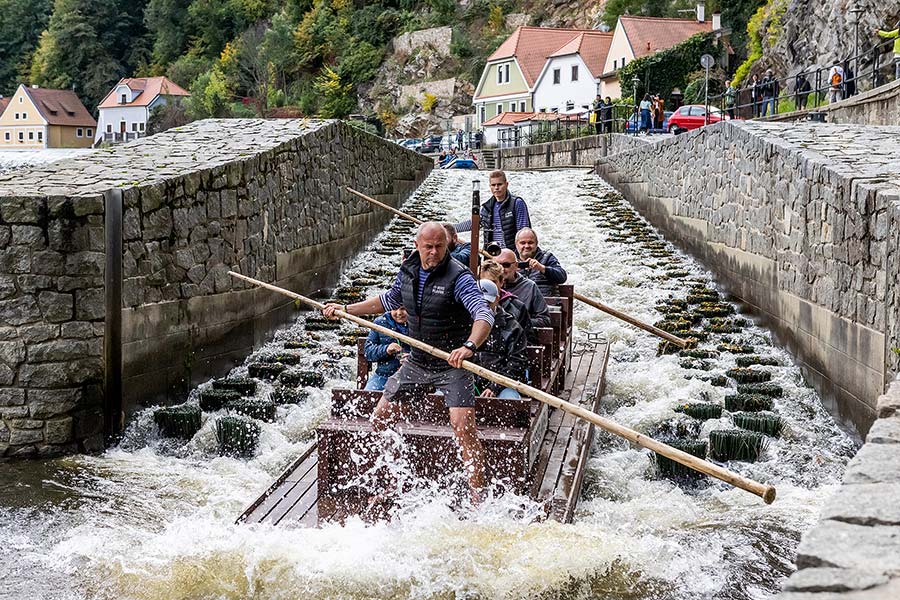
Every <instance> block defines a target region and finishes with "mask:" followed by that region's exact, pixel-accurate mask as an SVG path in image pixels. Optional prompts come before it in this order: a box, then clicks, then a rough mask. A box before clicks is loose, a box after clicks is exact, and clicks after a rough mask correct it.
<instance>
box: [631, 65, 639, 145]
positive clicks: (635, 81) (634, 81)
mask: <svg viewBox="0 0 900 600" xmlns="http://www.w3.org/2000/svg"><path fill="white" fill-rule="evenodd" d="M640 82H641V79H640V77H638V76H637V75H635V76H634V77H632V78H631V87H632V90H633V92H634V108H632V109H631V110H632V111H633V114H634V135H637V132H638V117H639V116H640V113H639V112H638V101H637V86H638V84H639V83H640Z"/></svg>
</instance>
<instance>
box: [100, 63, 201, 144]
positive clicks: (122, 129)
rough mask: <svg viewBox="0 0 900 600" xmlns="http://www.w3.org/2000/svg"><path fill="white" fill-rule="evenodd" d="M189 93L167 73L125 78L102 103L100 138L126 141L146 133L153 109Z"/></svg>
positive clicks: (102, 139)
mask: <svg viewBox="0 0 900 600" xmlns="http://www.w3.org/2000/svg"><path fill="white" fill-rule="evenodd" d="M187 96H190V93H189V92H187V91H185V90H184V89H182V88H181V87H179V86H178V85H177V84H175V83H174V82H172V81H170V80H169V79H168V78H166V77H140V78H130V79H122V80H121V81H119V83H117V84H116V85H115V87H114V88H113V89H111V90H110V91H109V93H108V94H107V95H106V97H105V98H103V101H102V102H101V103H100V106H99V107H98V108H99V111H100V118H99V120H98V122H97V138H96V141H97V142H101V141H105V142H127V141H131V140H134V139H137V138H139V137H143V136H144V135H146V133H147V122H148V121H149V119H150V111H152V110H153V109H154V108H156V107H157V106H162V105H165V104H167V103H168V102H171V101H173V100H175V99H177V100H181V99H182V98H184V97H187Z"/></svg>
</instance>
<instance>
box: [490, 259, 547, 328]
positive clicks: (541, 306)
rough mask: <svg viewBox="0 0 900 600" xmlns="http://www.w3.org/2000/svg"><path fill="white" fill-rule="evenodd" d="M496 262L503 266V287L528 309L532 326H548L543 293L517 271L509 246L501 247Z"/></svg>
mask: <svg viewBox="0 0 900 600" xmlns="http://www.w3.org/2000/svg"><path fill="white" fill-rule="evenodd" d="M497 262H498V263H500V266H501V267H503V289H505V290H506V291H508V292H510V293H512V294H514V295H515V296H516V297H517V298H518V299H519V300H521V301H522V303H523V304H524V305H525V307H526V308H527V309H528V315H529V316H530V317H531V326H532V327H550V309H549V308H547V302H546V301H545V300H544V295H543V294H542V293H541V290H539V289H538V286H537V284H536V283H535V282H533V281H532V280H530V279H528V278H527V277H523V276H522V274H521V273H519V264H518V262H517V261H516V255H515V254H513V251H512V250H510V249H509V248H505V249H503V250H502V251H501V252H500V254H499V255H498V256H497Z"/></svg>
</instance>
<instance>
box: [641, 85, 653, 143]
mask: <svg viewBox="0 0 900 600" xmlns="http://www.w3.org/2000/svg"><path fill="white" fill-rule="evenodd" d="M652 107H653V103H652V102H650V94H644V99H643V100H641V105H640V110H641V114H640V116H641V129H640V130H641V131H642V132H644V133H645V134H647V135H649V134H650V128H651V127H653V123H652V121H651V116H650V109H651V108H652Z"/></svg>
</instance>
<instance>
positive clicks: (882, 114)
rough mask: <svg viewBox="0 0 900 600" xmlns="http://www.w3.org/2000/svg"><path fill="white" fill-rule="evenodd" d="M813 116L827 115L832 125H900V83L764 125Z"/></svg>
mask: <svg viewBox="0 0 900 600" xmlns="http://www.w3.org/2000/svg"><path fill="white" fill-rule="evenodd" d="M810 112H824V113H825V119H826V120H827V121H828V122H829V123H838V124H856V125H897V124H898V123H900V80H898V81H892V82H891V83H888V84H886V85H882V86H879V87H877V88H875V89H873V90H869V91H866V92H863V93H861V94H857V95H856V96H852V97H850V98H847V99H846V100H841V101H840V102H835V103H834V104H829V105H827V106H822V107H819V108H816V109H814V111H812V110H804V111H794V112H789V113H783V114H780V115H775V116H771V117H763V118H761V119H760V120H761V121H799V120H806V119H807V118H809V113H810Z"/></svg>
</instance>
